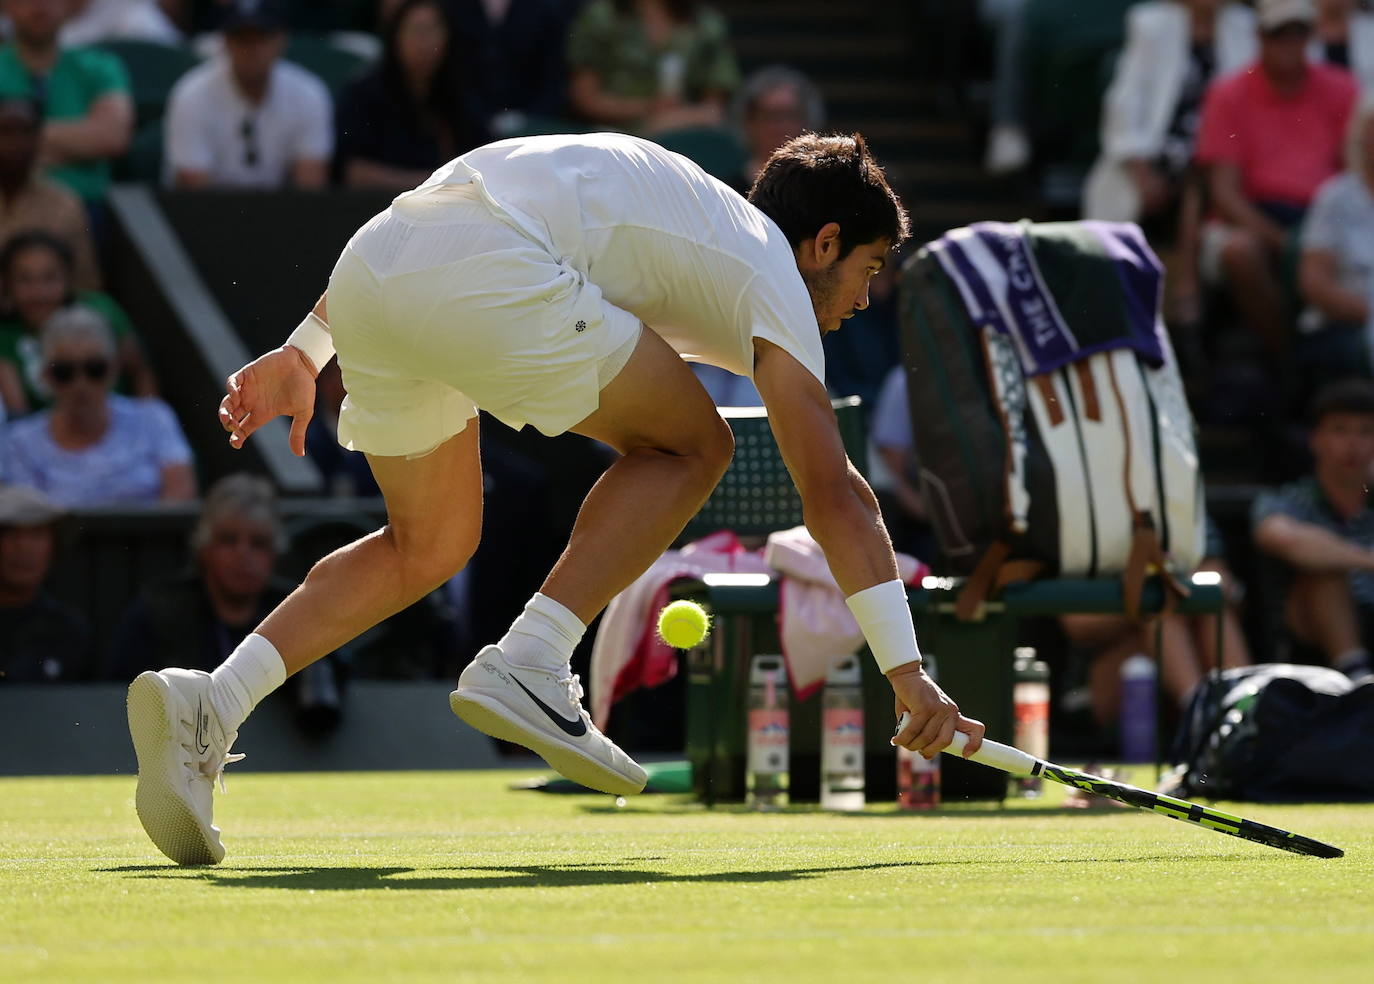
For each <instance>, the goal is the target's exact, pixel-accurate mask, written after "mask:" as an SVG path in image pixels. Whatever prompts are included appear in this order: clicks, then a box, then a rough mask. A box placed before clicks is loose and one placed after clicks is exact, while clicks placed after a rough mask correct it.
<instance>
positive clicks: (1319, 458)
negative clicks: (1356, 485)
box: [1310, 413, 1374, 482]
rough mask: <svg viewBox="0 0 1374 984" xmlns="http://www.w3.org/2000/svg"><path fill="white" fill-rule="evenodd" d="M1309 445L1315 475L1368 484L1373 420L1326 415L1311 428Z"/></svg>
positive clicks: (1373, 455)
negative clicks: (1314, 465)
mask: <svg viewBox="0 0 1374 984" xmlns="http://www.w3.org/2000/svg"><path fill="white" fill-rule="evenodd" d="M1310 445H1311V448H1312V458H1313V460H1314V461H1315V462H1316V465H1317V470H1318V471H1319V472H1324V473H1326V474H1328V475H1330V476H1331V477H1333V478H1337V479H1344V480H1346V481H1351V482H1356V481H1368V479H1369V474H1370V467H1371V466H1374V417H1370V416H1369V415H1367V414H1361V413H1328V414H1326V415H1325V416H1324V417H1322V421H1321V423H1320V424H1318V425H1317V426H1316V428H1315V429H1313V431H1312V437H1311V441H1310Z"/></svg>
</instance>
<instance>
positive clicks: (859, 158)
mask: <svg viewBox="0 0 1374 984" xmlns="http://www.w3.org/2000/svg"><path fill="white" fill-rule="evenodd" d="M749 201H751V202H752V203H753V204H754V206H755V207H756V208H757V209H758V210H759V211H761V212H762V213H763V214H764V215H766V216H768V217H769V218H770V219H772V220H773V221H774V222H776V223H777V224H778V228H779V229H781V230H782V234H783V235H784V236H786V237H787V241H788V243H790V244H791V246H792V248H793V249H796V248H797V247H798V246H800V245H801V244H802V242H803V241H805V240H807V239H810V238H812V237H813V236H815V235H816V233H818V232H820V230H821V227H822V226H824V225H825V224H826V223H828V222H834V223H837V224H838V225H839V227H840V259H844V258H845V256H847V255H848V254H849V252H850V251H851V250H853V249H854V247H855V246H858V245H860V244H862V243H871V242H873V241H874V240H875V239H878V238H879V237H886V238H887V239H889V240H891V241H892V245H893V246H899V245H901V243H902V242H903V241H904V240H905V239H906V238H907V236H909V235H910V234H911V225H910V222H909V220H908V219H907V214H906V209H905V208H903V207H902V202H901V199H899V198H898V197H897V193H896V192H895V191H893V190H892V186H891V185H889V184H888V183H887V176H886V175H885V174H883V169H882V168H881V167H879V166H878V162H877V161H875V160H874V159H873V155H872V154H871V153H870V152H869V150H868V144H867V143H865V142H864V138H863V137H862V136H860V135H859V134H857V133H856V134H854V135H853V136H844V135H842V134H825V135H823V134H818V133H804V134H802V135H801V136H800V137H794V138H793V139H791V140H789V141H787V143H785V144H783V145H782V146H781V147H779V148H778V149H777V150H775V151H773V155H772V156H771V157H769V158H768V163H767V164H765V165H764V166H763V170H762V171H760V172H759V176H758V179H757V180H755V182H754V187H753V188H751V189H749Z"/></svg>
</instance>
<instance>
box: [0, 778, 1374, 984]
mask: <svg viewBox="0 0 1374 984" xmlns="http://www.w3.org/2000/svg"><path fill="white" fill-rule="evenodd" d="M250 762H251V760H250ZM529 774H530V773H515V772H466V773H464V772H453V773H385V774H380V773H353V774H327V775H326V774H254V773H252V772H251V771H248V770H244V769H242V768H240V769H238V770H234V771H232V772H231V775H230V777H229V780H228V782H229V795H227V796H224V795H220V796H218V797H217V802H216V818H217V821H218V822H219V824H220V826H221V827H222V828H223V829H224V830H225V831H226V834H225V843H226V845H227V846H228V849H229V856H228V857H227V858H226V859H225V862H224V863H223V864H222V865H220V866H219V867H216V868H204V869H179V868H176V867H174V866H173V865H171V864H170V863H169V862H167V861H166V860H165V859H164V858H163V857H162V856H161V855H160V854H158V853H157V851H156V850H155V849H154V848H153V847H152V845H151V844H150V843H149V842H148V841H147V839H146V838H145V837H144V835H143V831H142V830H141V828H140V827H139V826H138V821H137V819H136V818H135V816H134V811H133V791H134V780H133V779H132V778H131V777H91V778H57V779H47V778H44V779H4V780H0V844H2V845H3V847H0V981H5V982H10V981H14V982H19V981H53V982H62V984H85V982H102V984H112V982H122V981H128V982H134V981H138V982H145V981H164V980H166V981H171V980H176V981H193V982H196V984H211V982H218V981H253V982H261V984H276V982H283V984H287V982H289V984H299V982H305V981H329V982H334V984H342V982H352V981H369V982H377V981H398V982H422V981H500V982H506V981H521V982H523V981H540V982H543V981H548V982H558V984H581V982H597V984H606V982H613V981H633V982H656V981H665V982H679V981H681V982H720V981H730V982H734V981H738V982H754V981H787V982H794V984H801V982H812V981H815V982H820V981H841V982H845V984H860V982H866V981H883V982H888V984H890V982H897V981H903V980H910V981H919V982H946V981H947V982H960V984H976V982H984V981H986V982H994V981H995V982H1016V984H1033V982H1041V981H1044V982H1055V984H1076V982H1085V984H1086V982H1094V984H1096V982H1103V981H1110V982H1120V981H1160V980H1166V981H1167V980H1170V979H1174V980H1180V981H1181V980H1185V979H1186V980H1194V981H1195V980H1203V979H1207V980H1212V981H1219V982H1233V981H1235V982H1246V984H1254V982H1264V981H1289V982H1291V981H1294V980H1297V981H1302V982H1304V984H1332V982H1343V981H1351V982H1355V981H1359V982H1367V981H1369V980H1370V979H1371V976H1374V878H1371V875H1374V863H1371V862H1372V861H1374V806H1368V805H1364V806H1267V805H1257V804H1235V805H1232V806H1229V807H1228V806H1226V805H1225V804H1222V808H1223V809H1229V810H1231V812H1236V813H1239V814H1241V815H1242V816H1246V817H1250V818H1253V819H1256V820H1259V821H1261V822H1265V823H1270V824H1274V825H1277V826H1281V827H1285V828H1287V829H1290V830H1295V831H1297V832H1299V833H1304V834H1308V835H1310V836H1313V837H1317V838H1319V839H1321V840H1325V841H1329V842H1331V843H1334V844H1336V845H1339V846H1341V847H1343V848H1345V850H1346V852H1347V856H1346V857H1345V858H1343V859H1338V860H1318V859H1312V858H1304V857H1298V856H1294V855H1290V854H1286V853H1283V852H1281V851H1276V850H1272V849H1268V848H1265V847H1261V846H1259V845H1253V844H1249V843H1247V842H1245V841H1241V840H1238V839H1235V838H1232V837H1226V836H1223V835H1221V834H1216V833H1212V832H1210V831H1206V830H1201V829H1198V828H1196V827H1193V826H1192V825H1185V824H1181V823H1176V822H1172V821H1169V820H1166V819H1164V818H1162V817H1159V816H1156V815H1153V814H1148V813H1145V812H1142V811H1137V810H1131V809H1116V808H1111V809H1102V810H1091V811H1086V810H1070V809H1066V808H1064V807H1063V806H1062V805H1060V803H1061V802H1062V795H1061V794H1062V793H1063V790H1062V788H1059V789H1047V790H1046V797H1045V800H1044V801H1043V802H1034V803H1025V802H1019V801H1018V802H1015V803H1011V802H1009V803H1008V805H1007V806H1006V807H997V806H995V805H992V804H988V805H971V806H967V807H960V806H952V807H948V808H945V809H942V810H941V811H939V812H938V813H935V814H932V815H913V814H898V813H896V812H895V811H894V810H893V809H892V808H890V807H887V806H874V807H871V808H870V809H869V811H868V812H866V813H864V814H860V815H832V814H825V813H821V812H819V811H815V810H809V809H804V808H796V809H794V810H792V811H790V812H787V813H782V814H773V815H758V814H751V813H747V812H744V811H743V810H739V809H732V808H718V809H716V810H713V811H708V810H706V809H704V808H702V807H700V806H697V805H695V804H694V803H692V802H690V801H689V800H688V799H687V798H686V797H671V796H646V797H641V798H639V799H637V800H631V801H629V803H628V804H627V805H626V806H625V807H624V808H617V807H616V805H615V803H614V801H613V800H612V799H611V798H609V797H605V796H599V795H587V796H568V795H546V794H539V793H531V792H516V791H511V790H509V789H508V788H507V786H508V784H509V783H510V782H511V781H512V780H513V779H517V778H521V777H524V776H528V775H529ZM1137 778H1138V779H1139V780H1145V779H1147V777H1146V776H1144V775H1142V776H1138V777H1137Z"/></svg>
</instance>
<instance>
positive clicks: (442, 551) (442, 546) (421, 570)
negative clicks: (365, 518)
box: [387, 527, 480, 597]
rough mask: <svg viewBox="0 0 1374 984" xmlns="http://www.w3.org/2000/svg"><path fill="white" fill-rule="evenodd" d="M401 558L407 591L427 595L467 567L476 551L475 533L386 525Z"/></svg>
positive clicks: (454, 529)
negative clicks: (411, 530) (409, 529)
mask: <svg viewBox="0 0 1374 984" xmlns="http://www.w3.org/2000/svg"><path fill="white" fill-rule="evenodd" d="M387 534H388V535H389V536H390V538H391V541H392V544H393V545H394V547H395V548H396V551H397V553H398V554H399V557H400V561H401V571H402V579H403V582H404V584H405V586H406V588H407V593H408V594H413V595H415V596H417V597H419V596H421V595H425V594H428V593H429V592H430V591H433V590H434V589H435V588H437V587H438V586H439V585H441V584H443V583H444V582H445V581H447V580H448V579H449V578H451V577H453V575H454V574H457V573H458V572H459V571H460V570H462V569H463V568H464V567H466V566H467V563H468V561H469V560H471V559H472V555H473V553H475V552H476V550H477V541H478V538H479V535H480V534H479V533H478V531H476V530H469V529H466V528H462V529H459V528H452V529H438V530H427V531H423V532H419V531H416V532H415V533H412V534H407V533H405V532H402V531H398V530H396V529H395V528H394V527H388V528H387Z"/></svg>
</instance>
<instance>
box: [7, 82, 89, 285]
mask: <svg viewBox="0 0 1374 984" xmlns="http://www.w3.org/2000/svg"><path fill="white" fill-rule="evenodd" d="M41 126H42V118H41V116H40V115H39V109H38V107H37V106H36V105H34V104H33V103H32V102H30V101H29V100H27V99H0V248H3V246H4V244H5V243H7V242H8V241H9V240H10V238H11V237H12V236H14V235H15V233H17V232H20V231H21V230H26V229H42V230H45V231H46V232H49V233H51V234H52V235H53V236H54V237H56V238H57V239H60V240H61V241H62V242H64V243H65V244H66V245H67V248H68V249H69V250H70V251H71V253H72V256H73V258H74V261H75V262H74V267H73V270H72V282H73V284H74V285H75V286H76V287H77V288H78V289H80V290H98V289H99V288H100V271H99V269H98V268H97V267H96V262H95V245H94V244H93V243H92V242H91V231H90V228H89V227H88V226H87V223H86V211H85V209H84V208H82V207H81V199H79V198H77V197H76V196H75V195H74V194H72V193H71V192H70V191H68V190H67V189H66V188H65V187H63V186H62V185H60V184H58V183H57V182H55V181H50V180H49V179H47V178H45V177H43V176H42V175H40V174H38V173H37V172H36V171H35V170H34V165H35V164H36V163H37V160H38V142H39V136H40V129H41Z"/></svg>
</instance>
